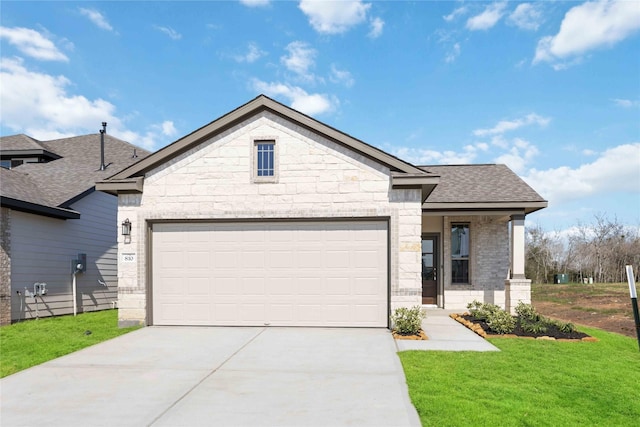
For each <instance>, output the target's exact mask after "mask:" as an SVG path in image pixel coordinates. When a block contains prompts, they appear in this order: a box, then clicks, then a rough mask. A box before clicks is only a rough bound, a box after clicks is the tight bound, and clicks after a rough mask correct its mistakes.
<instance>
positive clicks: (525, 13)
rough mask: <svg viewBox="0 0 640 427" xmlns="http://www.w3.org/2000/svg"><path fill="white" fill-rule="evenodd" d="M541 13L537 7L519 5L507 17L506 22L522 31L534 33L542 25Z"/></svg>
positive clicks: (524, 4) (525, 4) (529, 4)
mask: <svg viewBox="0 0 640 427" xmlns="http://www.w3.org/2000/svg"><path fill="white" fill-rule="evenodd" d="M542 20H543V17H542V11H541V10H540V8H539V6H538V5H533V4H531V3H521V4H519V5H518V7H516V8H515V10H514V11H513V12H512V13H511V15H509V19H508V22H509V23H510V24H512V25H515V26H516V27H518V28H520V29H522V30H533V31H536V30H537V29H538V28H539V27H540V24H541V23H542Z"/></svg>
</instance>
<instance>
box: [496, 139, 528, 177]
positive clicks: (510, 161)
mask: <svg viewBox="0 0 640 427" xmlns="http://www.w3.org/2000/svg"><path fill="white" fill-rule="evenodd" d="M538 153H539V151H538V148H537V147H536V146H534V145H531V144H530V143H529V142H528V141H525V140H524V139H520V138H516V139H514V140H513V146H512V147H511V149H510V150H509V151H508V152H506V153H504V154H502V155H500V156H498V157H496V158H495V160H494V161H495V162H496V163H504V164H505V165H507V166H509V168H511V170H513V171H514V172H515V173H517V174H521V173H523V172H525V170H526V167H527V165H529V164H530V163H531V161H532V160H533V158H534V157H535V156H537V155H538Z"/></svg>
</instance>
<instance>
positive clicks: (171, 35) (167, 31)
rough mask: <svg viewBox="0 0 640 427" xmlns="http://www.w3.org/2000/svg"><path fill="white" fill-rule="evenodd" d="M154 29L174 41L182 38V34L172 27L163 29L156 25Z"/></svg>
mask: <svg viewBox="0 0 640 427" xmlns="http://www.w3.org/2000/svg"><path fill="white" fill-rule="evenodd" d="M154 28H155V29H156V30H158V31H161V32H163V33H165V34H166V35H168V36H169V38H171V39H172V40H180V39H181V38H182V34H180V33H179V32H177V31H176V30H174V29H173V28H171V27H162V26H160V25H155V26H154Z"/></svg>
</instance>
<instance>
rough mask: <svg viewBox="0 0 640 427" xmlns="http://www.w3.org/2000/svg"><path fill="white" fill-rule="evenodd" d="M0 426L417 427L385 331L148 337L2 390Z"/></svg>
mask: <svg viewBox="0 0 640 427" xmlns="http://www.w3.org/2000/svg"><path fill="white" fill-rule="evenodd" d="M0 390H1V393H2V395H1V398H2V399H1V400H2V402H1V407H0V420H1V423H2V425H3V426H5V425H6V426H20V425H25V426H26V425H28V426H36V425H47V426H74V425H81V426H100V425H103V426H196V425H206V426H341V425H349V426H360V425H361V426H418V425H420V422H419V419H418V416H417V413H416V411H415V408H414V407H413V406H412V405H411V402H410V400H409V396H408V394H407V387H406V384H405V377H404V373H403V371H402V367H401V364H400V361H399V359H398V357H397V355H396V347H395V344H394V340H393V339H392V338H391V334H390V333H389V331H387V330H384V329H324V328H322V329H315V328H212V327H149V328H143V329H140V330H137V331H135V332H132V333H129V334H127V335H124V336H122V337H119V338H116V339H113V340H111V341H107V342H104V343H101V344H98V345H96V346H93V347H90V348H87V349H84V350H81V351H78V352H76V353H73V354H70V355H68V356H64V357H61V358H59V359H56V360H53V361H51V362H48V363H45V364H43V365H40V366H36V367H34V368H31V369H27V370H25V371H22V372H19V373H17V374H15V375H12V376H9V377H6V378H4V379H2V380H1V381H0Z"/></svg>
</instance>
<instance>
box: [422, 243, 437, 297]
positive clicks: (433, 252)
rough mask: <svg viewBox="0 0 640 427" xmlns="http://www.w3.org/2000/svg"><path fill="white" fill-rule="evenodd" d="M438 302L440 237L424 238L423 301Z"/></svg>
mask: <svg viewBox="0 0 640 427" xmlns="http://www.w3.org/2000/svg"><path fill="white" fill-rule="evenodd" d="M437 302H438V238H437V237H436V236H427V237H423V238H422V303H423V304H437Z"/></svg>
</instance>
